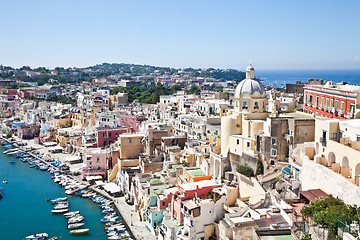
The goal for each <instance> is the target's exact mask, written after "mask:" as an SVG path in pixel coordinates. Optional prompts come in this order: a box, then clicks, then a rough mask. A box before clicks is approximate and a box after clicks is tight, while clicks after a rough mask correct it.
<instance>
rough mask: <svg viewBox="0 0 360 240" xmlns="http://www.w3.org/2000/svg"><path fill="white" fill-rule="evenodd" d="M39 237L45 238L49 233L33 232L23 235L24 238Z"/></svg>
mask: <svg viewBox="0 0 360 240" xmlns="http://www.w3.org/2000/svg"><path fill="white" fill-rule="evenodd" d="M41 237H43V238H47V237H49V235H48V234H47V233H35V234H33V235H30V236H27V237H25V239H33V238H34V239H36V238H41Z"/></svg>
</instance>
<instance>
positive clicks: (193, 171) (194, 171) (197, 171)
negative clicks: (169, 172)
mask: <svg viewBox="0 0 360 240" xmlns="http://www.w3.org/2000/svg"><path fill="white" fill-rule="evenodd" d="M186 171H187V172H188V173H189V174H190V175H191V176H193V177H202V176H206V175H205V173H204V172H203V171H201V169H200V168H186Z"/></svg>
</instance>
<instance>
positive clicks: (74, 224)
mask: <svg viewBox="0 0 360 240" xmlns="http://www.w3.org/2000/svg"><path fill="white" fill-rule="evenodd" d="M84 224H85V223H72V224H69V225H68V227H67V228H68V229H75V228H79V227H81V226H83V225H84Z"/></svg>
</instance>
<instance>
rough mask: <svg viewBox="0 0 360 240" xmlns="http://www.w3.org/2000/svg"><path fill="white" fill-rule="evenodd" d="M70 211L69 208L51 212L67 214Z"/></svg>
mask: <svg viewBox="0 0 360 240" xmlns="http://www.w3.org/2000/svg"><path fill="white" fill-rule="evenodd" d="M68 211H69V209H68V208H64V209H54V210H51V212H52V213H66V212H68Z"/></svg>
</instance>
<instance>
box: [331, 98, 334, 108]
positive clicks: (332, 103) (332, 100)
mask: <svg viewBox="0 0 360 240" xmlns="http://www.w3.org/2000/svg"><path fill="white" fill-rule="evenodd" d="M330 107H331V108H333V107H334V99H330Z"/></svg>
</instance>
